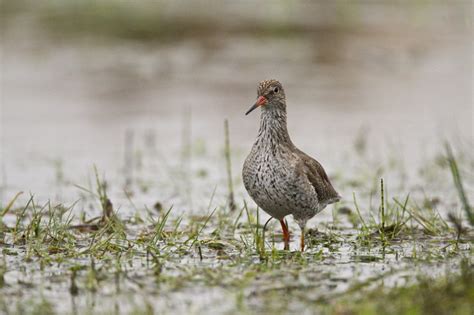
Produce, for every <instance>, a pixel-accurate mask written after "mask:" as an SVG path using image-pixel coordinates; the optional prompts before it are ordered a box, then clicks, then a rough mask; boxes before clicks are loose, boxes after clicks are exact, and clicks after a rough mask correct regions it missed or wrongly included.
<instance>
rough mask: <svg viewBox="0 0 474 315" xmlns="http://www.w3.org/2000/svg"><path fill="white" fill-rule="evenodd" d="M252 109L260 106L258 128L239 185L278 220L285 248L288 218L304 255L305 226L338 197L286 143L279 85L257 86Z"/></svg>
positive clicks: (311, 162)
mask: <svg viewBox="0 0 474 315" xmlns="http://www.w3.org/2000/svg"><path fill="white" fill-rule="evenodd" d="M257 107H260V108H262V112H261V118H260V129H259V131H258V135H257V140H256V141H255V143H254V145H253V147H252V150H251V151H250V154H249V155H248V157H247V159H246V160H245V163H244V167H243V170H242V177H243V181H244V185H245V188H246V189H247V192H248V193H249V195H250V196H251V197H252V199H253V200H254V201H255V203H256V204H257V205H258V206H259V207H260V208H261V209H263V210H264V211H265V212H266V213H268V214H269V215H270V216H271V217H273V218H276V219H278V220H279V221H280V224H281V227H282V229H283V239H284V244H285V245H284V249H285V250H289V245H290V233H289V230H288V224H287V223H286V222H285V220H284V218H285V216H287V215H289V214H292V215H293V218H294V220H295V221H296V223H297V224H298V225H299V227H300V229H301V242H300V249H301V251H304V246H305V244H304V233H305V226H306V222H307V221H308V220H309V219H311V218H312V217H314V216H315V215H316V214H317V213H319V212H321V211H322V210H323V209H324V208H325V207H326V206H327V205H328V204H331V203H334V202H337V201H339V200H340V198H341V197H340V196H339V194H338V193H337V192H336V190H335V189H334V188H333V186H332V185H331V182H330V181H329V178H328V176H327V175H326V172H325V171H324V169H323V167H322V166H321V164H319V162H318V161H316V160H315V159H313V158H312V157H310V156H309V155H307V154H305V153H304V152H302V151H300V150H299V149H298V148H297V147H296V146H295V145H294V144H293V142H292V141H291V139H290V136H289V134H288V129H287V125H286V97H285V91H284V90H283V87H282V85H281V83H280V82H278V81H277V80H265V81H262V82H260V83H259V85H258V89H257V101H256V102H255V104H254V105H252V107H250V109H249V110H248V111H247V112H246V113H245V115H248V114H249V113H250V112H252V111H253V110H254V109H256V108H257Z"/></svg>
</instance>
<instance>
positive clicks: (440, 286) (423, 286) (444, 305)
mask: <svg viewBox="0 0 474 315" xmlns="http://www.w3.org/2000/svg"><path fill="white" fill-rule="evenodd" d="M460 269H461V272H460V273H459V274H457V273H450V272H447V274H446V275H444V276H442V277H440V278H438V279H435V280H433V279H432V278H429V277H426V276H425V277H421V278H420V279H418V283H417V284H414V285H409V286H405V287H398V288H395V289H393V288H386V287H384V286H380V287H377V288H376V289H373V290H369V292H364V294H361V295H360V296H361V297H360V298H358V299H357V300H356V301H354V300H353V299H352V298H351V300H348V299H347V298H342V299H340V300H338V301H336V302H334V304H333V305H334V306H333V308H332V310H331V313H337V314H413V315H415V314H470V313H472V310H473V309H474V272H473V269H472V265H471V263H470V262H469V260H467V259H465V260H462V261H461V268H460Z"/></svg>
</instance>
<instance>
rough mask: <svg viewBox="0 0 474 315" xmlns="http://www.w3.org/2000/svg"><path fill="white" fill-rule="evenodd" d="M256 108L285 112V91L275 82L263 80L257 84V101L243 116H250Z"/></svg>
mask: <svg viewBox="0 0 474 315" xmlns="http://www.w3.org/2000/svg"><path fill="white" fill-rule="evenodd" d="M257 107H262V108H263V109H264V110H285V91H284V90H283V87H282V85H281V83H280V82H278V81H277V80H265V81H262V82H260V83H259V84H258V88H257V101H256V102H255V104H253V105H252V107H250V109H249V110H248V111H247V112H246V113H245V115H248V114H250V112H252V111H253V110H254V109H256V108H257Z"/></svg>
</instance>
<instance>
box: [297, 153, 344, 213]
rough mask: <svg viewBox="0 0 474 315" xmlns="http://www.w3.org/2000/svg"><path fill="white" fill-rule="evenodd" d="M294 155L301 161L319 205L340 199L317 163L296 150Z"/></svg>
mask: <svg viewBox="0 0 474 315" xmlns="http://www.w3.org/2000/svg"><path fill="white" fill-rule="evenodd" d="M296 153H297V154H298V156H299V157H300V158H301V160H302V161H303V164H304V167H305V170H306V172H305V173H306V176H307V177H308V180H309V181H310V182H311V184H312V185H313V187H314V189H315V190H316V193H317V194H318V199H319V202H320V203H326V204H330V203H334V202H337V201H339V200H340V199H341V197H340V196H339V194H338V193H337V191H336V190H335V189H334V187H332V184H331V182H330V181H329V177H328V175H327V174H326V172H325V171H324V168H323V167H322V165H321V164H319V162H318V161H316V160H315V159H313V158H312V157H310V156H309V155H307V154H306V153H304V152H302V151H300V150H298V149H297V151H296Z"/></svg>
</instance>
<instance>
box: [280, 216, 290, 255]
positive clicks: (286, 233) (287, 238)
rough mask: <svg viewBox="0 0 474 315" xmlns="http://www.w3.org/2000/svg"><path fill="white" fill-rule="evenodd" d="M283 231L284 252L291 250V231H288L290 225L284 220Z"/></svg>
mask: <svg viewBox="0 0 474 315" xmlns="http://www.w3.org/2000/svg"><path fill="white" fill-rule="evenodd" d="M280 224H281V229H282V230H283V242H284V243H285V247H284V248H283V249H284V250H289V249H290V231H289V230H288V225H287V224H286V223H285V221H284V220H283V219H281V220H280Z"/></svg>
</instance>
